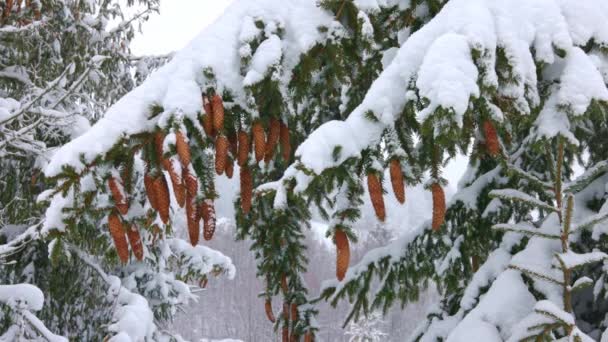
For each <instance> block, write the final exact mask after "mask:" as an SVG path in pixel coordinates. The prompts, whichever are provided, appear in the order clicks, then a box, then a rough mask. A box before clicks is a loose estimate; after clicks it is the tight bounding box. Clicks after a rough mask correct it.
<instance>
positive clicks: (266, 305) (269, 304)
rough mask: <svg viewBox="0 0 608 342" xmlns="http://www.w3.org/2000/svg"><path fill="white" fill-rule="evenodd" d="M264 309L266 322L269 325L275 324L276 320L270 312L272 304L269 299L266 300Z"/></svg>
mask: <svg viewBox="0 0 608 342" xmlns="http://www.w3.org/2000/svg"><path fill="white" fill-rule="evenodd" d="M264 309H265V310H266V317H268V320H269V321H270V322H271V323H274V322H276V321H277V320H276V318H274V313H273V312H272V302H271V301H270V298H268V299H266V303H265V305H264Z"/></svg>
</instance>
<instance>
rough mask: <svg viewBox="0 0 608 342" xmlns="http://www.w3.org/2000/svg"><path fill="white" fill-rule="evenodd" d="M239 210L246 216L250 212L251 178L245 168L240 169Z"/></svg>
mask: <svg viewBox="0 0 608 342" xmlns="http://www.w3.org/2000/svg"><path fill="white" fill-rule="evenodd" d="M240 176H241V209H242V210H243V213H244V214H245V215H246V214H248V213H249V210H251V197H252V196H253V178H252V176H251V170H249V168H248V167H247V166H243V167H241V172H240Z"/></svg>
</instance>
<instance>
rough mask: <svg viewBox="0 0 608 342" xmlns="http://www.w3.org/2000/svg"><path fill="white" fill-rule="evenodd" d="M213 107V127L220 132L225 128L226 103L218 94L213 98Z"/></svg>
mask: <svg viewBox="0 0 608 342" xmlns="http://www.w3.org/2000/svg"><path fill="white" fill-rule="evenodd" d="M211 108H212V109H213V128H214V129H215V131H216V132H220V131H221V130H222V129H223V128H224V103H223V102H222V98H221V97H220V96H219V95H218V94H215V95H213V97H212V98H211Z"/></svg>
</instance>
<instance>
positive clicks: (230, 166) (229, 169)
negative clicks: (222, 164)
mask: <svg viewBox="0 0 608 342" xmlns="http://www.w3.org/2000/svg"><path fill="white" fill-rule="evenodd" d="M224 171H225V172H226V177H228V179H232V176H233V174H234V161H233V160H232V158H230V157H228V160H227V161H226V170H224Z"/></svg>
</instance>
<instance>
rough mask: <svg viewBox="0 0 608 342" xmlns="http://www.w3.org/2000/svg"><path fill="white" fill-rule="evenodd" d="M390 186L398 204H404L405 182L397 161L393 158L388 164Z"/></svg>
mask: <svg viewBox="0 0 608 342" xmlns="http://www.w3.org/2000/svg"><path fill="white" fill-rule="evenodd" d="M390 174H391V185H392V186H393V192H394V193H395V197H396V198H397V201H399V203H405V181H404V178H403V171H402V170H401V163H399V159H397V158H393V159H392V160H391V164H390Z"/></svg>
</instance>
